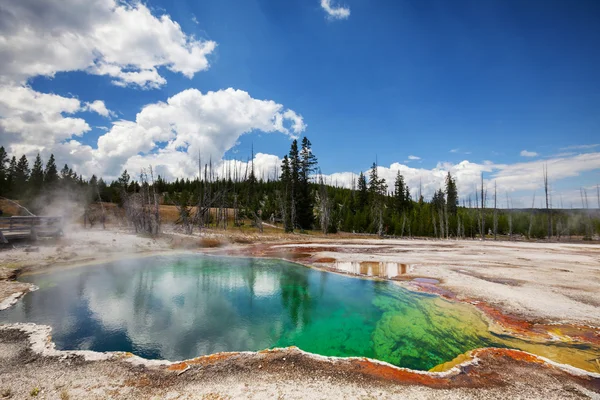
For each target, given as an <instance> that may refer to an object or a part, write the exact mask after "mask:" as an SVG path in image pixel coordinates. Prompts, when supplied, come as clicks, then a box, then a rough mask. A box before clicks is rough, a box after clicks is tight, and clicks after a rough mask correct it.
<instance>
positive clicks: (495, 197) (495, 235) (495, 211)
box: [494, 181, 498, 240]
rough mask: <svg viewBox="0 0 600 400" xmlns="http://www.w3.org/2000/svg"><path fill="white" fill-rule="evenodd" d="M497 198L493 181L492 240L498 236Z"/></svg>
mask: <svg viewBox="0 0 600 400" xmlns="http://www.w3.org/2000/svg"><path fill="white" fill-rule="evenodd" d="M497 201H498V197H497V192H496V181H494V240H496V237H497V235H498V202H497Z"/></svg>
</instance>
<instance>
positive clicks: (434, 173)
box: [324, 152, 600, 207]
mask: <svg viewBox="0 0 600 400" xmlns="http://www.w3.org/2000/svg"><path fill="white" fill-rule="evenodd" d="M544 166H547V167H548V171H549V177H550V180H551V182H552V183H553V182H557V181H560V180H562V179H567V178H573V177H577V176H579V175H580V174H581V173H583V172H586V171H595V170H599V169H600V152H596V153H587V154H579V155H575V156H571V157H561V158H553V159H546V160H535V161H528V162H522V163H516V164H497V163H493V162H491V161H486V162H484V163H481V164H479V163H473V162H470V161H467V160H464V161H461V162H460V163H458V164H452V163H438V165H436V167H435V168H432V169H425V168H412V167H409V166H408V165H405V164H400V163H393V164H391V165H390V166H389V167H383V166H379V167H378V168H377V173H378V175H379V177H380V178H384V179H385V180H386V183H387V185H388V188H391V187H392V186H393V184H394V181H395V179H396V174H397V173H398V171H399V172H400V173H401V174H402V175H403V176H404V179H405V181H406V183H407V184H408V186H409V187H410V190H411V194H412V196H413V198H414V199H417V195H418V190H419V187H421V190H422V194H423V196H424V197H425V199H426V200H428V199H430V198H431V196H433V193H434V192H435V191H436V190H438V189H439V188H443V187H444V182H445V178H446V175H447V174H448V172H450V173H451V174H452V176H453V177H454V178H455V179H456V183H457V188H458V191H459V196H460V198H461V199H467V197H468V196H472V198H473V199H474V194H473V193H474V192H475V188H476V187H478V186H480V185H481V174H482V173H485V176H486V178H485V179H484V186H485V187H486V188H487V189H488V191H489V190H491V188H492V186H493V182H494V181H495V182H496V184H497V185H498V190H499V192H500V193H502V196H505V193H506V192H507V193H513V194H516V197H514V198H512V199H511V201H512V202H513V204H514V206H515V207H525V206H527V207H529V206H530V205H531V193H532V192H533V191H536V190H538V191H539V190H541V189H542V188H543V176H542V173H543V172H542V171H543V167H544ZM363 173H364V174H365V175H366V176H367V177H368V176H369V171H368V170H366V171H363ZM324 177H325V179H326V181H327V182H328V183H330V184H333V185H336V184H337V185H338V186H342V187H347V188H350V187H352V181H353V180H356V178H357V174H355V173H352V172H338V173H333V174H330V175H325V176H324ZM559 195H560V194H559V193H555V195H553V197H555V198H558V197H559ZM488 198H489V197H488ZM566 200H567V196H566V195H565V201H566ZM565 204H566V203H565Z"/></svg>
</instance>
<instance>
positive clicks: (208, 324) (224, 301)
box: [0, 254, 600, 371]
mask: <svg viewBox="0 0 600 400" xmlns="http://www.w3.org/2000/svg"><path fill="white" fill-rule="evenodd" d="M20 280H22V281H25V282H31V283H33V284H35V285H37V286H38V287H39V288H40V290H38V291H35V292H32V293H29V294H27V295H26V296H25V297H24V298H23V299H22V300H20V301H19V302H18V303H17V304H16V305H15V306H13V307H12V308H10V309H8V310H5V311H0V322H2V323H12V322H35V323H38V324H45V325H50V326H51V327H52V328H53V331H52V338H53V340H54V341H55V342H56V345H57V347H58V348H59V349H63V350H67V349H68V350H74V349H86V350H95V351H128V352H132V353H134V354H137V355H139V356H141V357H145V358H152V359H168V360H172V361H176V360H183V359H188V358H193V357H196V356H199V355H205V354H211V353H216V352H220V351H244V350H262V349H266V348H273V347H286V346H291V345H294V346H297V347H299V348H300V349H302V350H305V351H308V352H312V353H316V354H321V355H326V356H341V357H347V356H364V357H370V358H374V359H378V360H382V361H387V362H389V363H391V364H394V365H397V366H401V367H408V368H413V369H419V370H428V369H430V368H432V367H435V366H436V365H438V364H441V363H444V362H447V361H451V360H452V359H454V358H455V357H456V356H458V355H459V354H462V353H464V352H466V351H468V350H472V349H475V348H478V347H489V346H493V347H511V348H517V349H523V350H526V351H529V352H532V353H534V354H538V355H542V356H545V357H548V358H550V359H553V360H556V361H558V362H565V363H569V364H572V365H575V366H577V367H580V368H584V369H588V370H590V371H594V370H595V366H594V365H593V362H592V361H590V362H589V365H588V361H586V360H588V359H589V360H591V359H593V358H596V357H598V356H599V354H600V352H599V351H598V348H594V347H593V346H591V345H587V344H567V343H555V344H540V343H537V344H536V343H532V342H527V341H524V340H519V339H516V338H512V337H509V336H499V335H495V334H492V333H491V332H490V331H489V330H488V325H487V323H486V321H485V320H484V319H483V317H482V315H481V314H480V313H479V312H478V311H477V310H476V309H475V308H474V307H472V306H470V305H467V304H461V303H456V302H450V301H446V300H444V299H442V298H440V297H438V296H433V295H428V294H423V293H415V292H411V291H408V290H405V289H403V288H401V287H399V286H397V285H395V284H393V283H391V282H382V281H371V280H365V279H358V278H354V277H349V276H342V275H338V274H333V273H329V272H322V271H318V270H314V269H310V268H306V267H304V266H301V265H298V264H294V263H290V262H284V261H279V260H264V259H250V258H229V257H212V256H203V255H190V254H186V255H175V256H160V257H145V258H139V259H127V260H121V261H117V262H111V263H106V264H98V265H91V266H82V267H75V268H68V269H61V270H54V271H48V272H46V273H39V274H34V275H27V276H23V277H22V278H21V279H20Z"/></svg>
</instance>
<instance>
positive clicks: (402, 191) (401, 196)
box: [394, 171, 411, 215]
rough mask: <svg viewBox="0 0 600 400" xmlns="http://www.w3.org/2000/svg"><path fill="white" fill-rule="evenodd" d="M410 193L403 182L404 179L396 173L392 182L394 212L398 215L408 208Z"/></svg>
mask: <svg viewBox="0 0 600 400" xmlns="http://www.w3.org/2000/svg"><path fill="white" fill-rule="evenodd" d="M410 202H411V200H410V191H409V190H408V186H407V185H406V183H405V182H404V177H403V176H402V174H401V173H400V171H398V173H397V175H396V181H395V182H394V210H395V211H396V212H397V213H398V214H399V215H400V214H402V213H403V212H405V211H407V210H408V209H409V207H410Z"/></svg>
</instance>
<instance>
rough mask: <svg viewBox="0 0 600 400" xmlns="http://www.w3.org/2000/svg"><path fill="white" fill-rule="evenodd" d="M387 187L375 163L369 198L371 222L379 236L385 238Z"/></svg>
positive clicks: (372, 170) (370, 176) (372, 168)
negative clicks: (384, 214) (384, 223)
mask: <svg viewBox="0 0 600 400" xmlns="http://www.w3.org/2000/svg"><path fill="white" fill-rule="evenodd" d="M386 194H387V185H386V183H385V179H383V178H381V179H380V178H379V175H378V172H377V164H376V163H373V166H372V167H371V172H370V174H369V197H370V201H371V220H372V223H373V227H374V228H375V231H376V232H377V234H378V235H379V236H383V233H384V230H383V228H384V226H383V212H384V208H385V196H386Z"/></svg>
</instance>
